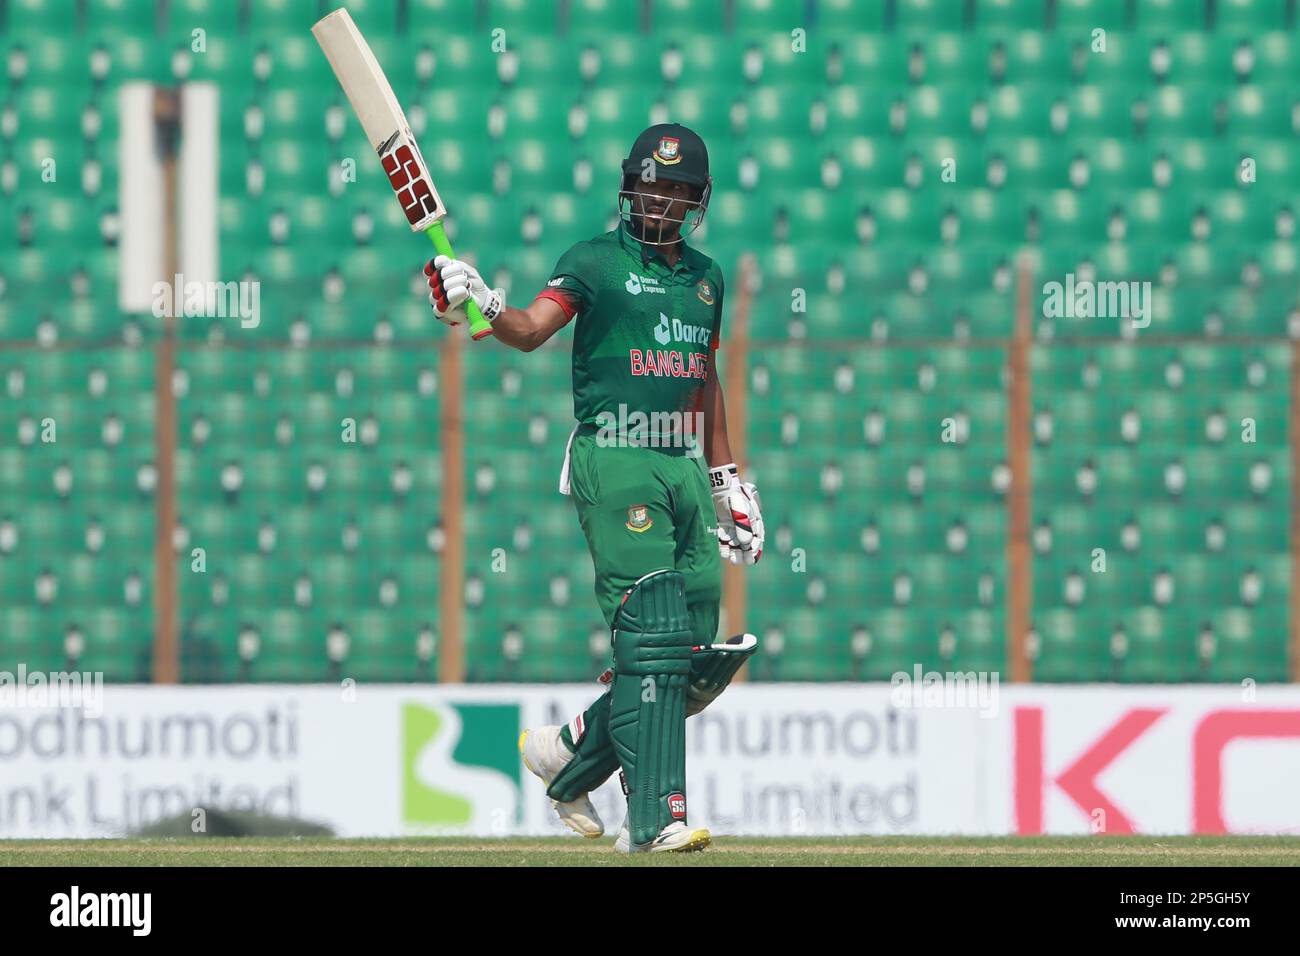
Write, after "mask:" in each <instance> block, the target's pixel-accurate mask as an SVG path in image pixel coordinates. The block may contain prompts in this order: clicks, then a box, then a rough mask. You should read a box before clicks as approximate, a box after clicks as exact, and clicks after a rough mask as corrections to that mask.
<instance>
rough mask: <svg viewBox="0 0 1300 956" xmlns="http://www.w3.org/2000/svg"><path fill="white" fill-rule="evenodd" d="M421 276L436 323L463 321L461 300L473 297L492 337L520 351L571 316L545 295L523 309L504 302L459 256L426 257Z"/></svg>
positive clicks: (535, 344)
mask: <svg viewBox="0 0 1300 956" xmlns="http://www.w3.org/2000/svg"><path fill="white" fill-rule="evenodd" d="M424 275H425V277H426V278H427V279H428V281H429V304H430V305H432V306H433V314H434V316H435V317H436V318H437V319H438V321H439V322H444V323H446V324H447V325H460V324H461V323H462V322H464V321H466V316H465V303H466V302H467V301H468V300H470V299H473V301H474V303H475V304H476V305H477V306H478V307H479V311H480V312H482V313H483V318H485V319H487V321H488V322H490V323H491V324H492V331H493V333H494V334H495V335H496V337H497V338H498V339H499V340H500V341H502V342H504V343H505V344H506V345H509V346H510V347H511V348H515V349H519V351H521V352H531V351H532V350H533V349H535V348H537V347H538V346H539V345H541V344H542V343H544V342H545V341H546V340H547V339H549V338H550V337H551V336H552V335H554V334H555V333H556V332H558V331H559V330H560V329H562V328H564V326H565V324H566V323H567V322H568V321H569V319H571V318H573V314H574V313H573V310H572V309H571V308H566V307H565V306H563V305H562V304H561V303H560V302H558V301H556V299H555V298H553V297H548V296H539V297H538V298H536V299H534V300H533V301H532V302H530V303H529V304H528V306H527V307H526V308H523V309H516V308H512V307H511V306H508V305H506V304H505V299H504V297H503V296H502V294H501V290H499V289H489V288H488V287H487V283H486V282H484V281H483V277H482V276H481V275H479V272H478V270H477V269H475V268H474V267H473V266H472V265H470V264H469V263H468V262H465V261H463V260H461V259H448V258H447V257H446V256H438V257H437V258H436V259H430V260H429V261H428V262H427V263H425V266H424Z"/></svg>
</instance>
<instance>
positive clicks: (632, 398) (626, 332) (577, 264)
mask: <svg viewBox="0 0 1300 956" xmlns="http://www.w3.org/2000/svg"><path fill="white" fill-rule="evenodd" d="M541 295H543V296H548V297H551V298H555V299H557V300H563V302H562V304H564V303H566V302H567V305H568V309H567V311H570V312H571V313H576V314H577V320H576V325H575V327H574V336H573V414H574V417H575V418H577V420H578V421H579V422H583V423H587V424H593V425H601V424H604V422H602V421H601V419H602V418H605V416H606V415H608V416H612V417H611V418H605V421H606V422H607V421H612V420H619V416H620V408H619V406H620V405H622V406H623V409H622V414H623V415H624V416H626V415H630V414H632V413H634V412H641V413H642V414H644V415H646V416H651V415H654V414H655V413H673V412H678V413H688V414H689V413H693V412H698V411H701V410H702V409H703V396H704V383H705V381H706V380H707V379H708V376H709V374H710V372H711V370H712V369H711V366H712V364H713V363H712V359H713V351H714V349H716V348H717V347H718V341H719V338H718V337H719V334H720V333H721V330H722V295H723V284H722V270H721V269H720V268H719V267H718V264H717V263H716V262H714V261H713V260H712V259H710V258H709V257H708V256H706V255H704V254H703V253H701V252H699V251H698V250H695V249H692V248H691V247H690V246H688V245H686V244H685V242H683V243H682V255H681V258H680V259H678V261H677V264H676V265H675V266H672V267H669V265H668V264H667V262H666V261H665V260H664V259H663V257H662V256H660V255H659V254H658V253H657V252H656V249H655V247H654V246H648V245H642V244H641V243H640V242H638V241H637V240H635V239H633V238H632V237H631V236H629V235H627V233H626V232H624V231H623V230H622V229H621V228H615V229H613V230H612V231H610V232H607V233H605V234H604V235H603V236H597V237H596V238H594V239H589V240H587V241H586V242H580V243H578V244H577V245H575V246H573V248H571V249H570V250H569V251H568V252H566V253H565V254H564V255H562V256H561V257H560V261H559V262H558V263H557V264H556V266H555V271H554V272H553V273H552V275H551V279H550V281H549V282H548V283H547V288H546V290H544V291H543V292H542V293H541ZM688 427H689V426H688ZM660 430H661V429H657V428H655V427H654V426H651V427H650V429H649V431H648V434H655V433H656V432H657V431H660Z"/></svg>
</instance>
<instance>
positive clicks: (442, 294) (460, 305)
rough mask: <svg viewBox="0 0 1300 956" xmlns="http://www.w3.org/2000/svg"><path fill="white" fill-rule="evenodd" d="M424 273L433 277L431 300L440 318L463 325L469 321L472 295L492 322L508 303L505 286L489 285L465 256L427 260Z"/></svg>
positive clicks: (430, 282) (440, 319)
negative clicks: (466, 307) (503, 291)
mask: <svg viewBox="0 0 1300 956" xmlns="http://www.w3.org/2000/svg"><path fill="white" fill-rule="evenodd" d="M424 275H425V277H426V278H427V279H428V280H429V304H430V305H431V306H433V314H434V317H435V318H437V320H438V321H439V322H443V323H445V324H447V325H460V324H461V323H462V322H466V321H468V316H466V315H465V302H466V301H467V300H469V299H471V298H472V299H473V300H474V304H475V305H477V306H478V310H479V311H480V312H482V313H483V318H485V319H487V321H488V322H489V323H490V322H492V321H493V320H494V319H495V318H496V317H497V316H498V315H500V314H501V310H502V308H504V307H505V300H504V297H503V296H502V294H501V290H500V289H489V288H488V287H487V283H486V282H484V281H483V277H482V276H481V275H479V274H478V270H477V269H475V268H474V267H473V266H472V265H470V264H469V263H468V262H465V261H464V260H463V259H451V258H448V257H447V256H438V257H437V258H436V259H430V260H429V261H428V262H426V263H425V264H424Z"/></svg>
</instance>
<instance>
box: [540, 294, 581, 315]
mask: <svg viewBox="0 0 1300 956" xmlns="http://www.w3.org/2000/svg"><path fill="white" fill-rule="evenodd" d="M538 299H550V300H551V301H552V302H554V303H555V304H556V305H558V306H559V307H560V308H561V309H563V310H564V317H565V318H566V319H571V318H573V317H574V316H575V315H577V314H578V308H577V306H575V305H574V304H573V299H572V298H570V297H569V296H567V295H565V294H564V293H563V292H561V291H560V290H559V289H543V290H542V291H541V292H539V293H537V295H535V296H533V301H534V302H536V301H537V300H538Z"/></svg>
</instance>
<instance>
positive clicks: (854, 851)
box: [0, 837, 1300, 867]
mask: <svg viewBox="0 0 1300 956" xmlns="http://www.w3.org/2000/svg"><path fill="white" fill-rule="evenodd" d="M51 865H55V866H229V865H234V866H691V867H693V866H936V865H938V866H1300V837H852V838H841V839H834V838H825V837H808V838H802V839H800V838H784V839H762V838H759V839H753V838H741V837H722V838H719V839H718V840H717V841H716V842H715V843H714V845H713V846H711V847H710V848H709V849H707V850H705V851H704V852H702V853H690V854H655V855H654V856H650V855H644V854H643V855H637V856H635V857H629V856H625V855H622V854H617V853H615V852H614V850H613V840H612V839H609V838H606V839H602V840H581V839H578V838H576V837H574V838H556V839H534V838H511V839H467V838H439V837H430V838H405V839H396V840H335V839H322V838H303V839H295V838H282V837H277V838H263V837H219V838H218V837H202V838H188V839H134V840H5V841H0V867H10V866H51Z"/></svg>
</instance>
